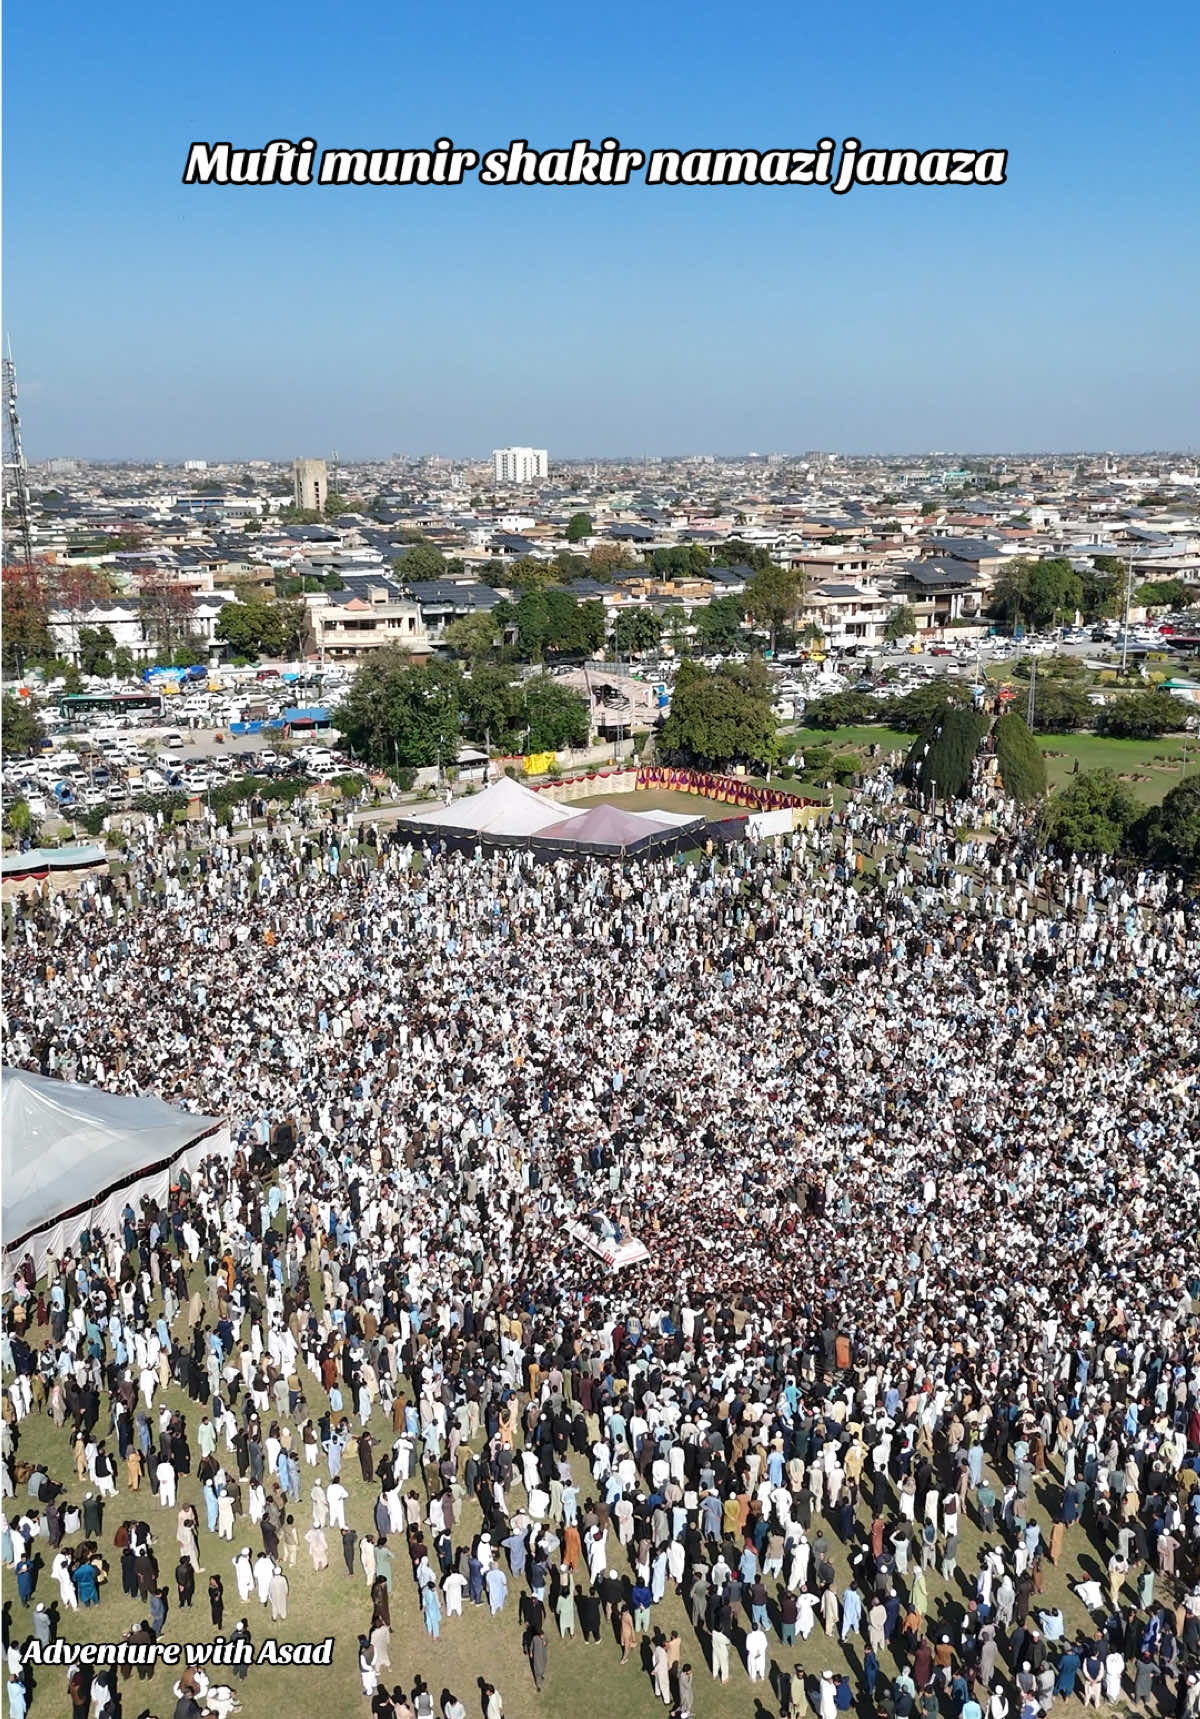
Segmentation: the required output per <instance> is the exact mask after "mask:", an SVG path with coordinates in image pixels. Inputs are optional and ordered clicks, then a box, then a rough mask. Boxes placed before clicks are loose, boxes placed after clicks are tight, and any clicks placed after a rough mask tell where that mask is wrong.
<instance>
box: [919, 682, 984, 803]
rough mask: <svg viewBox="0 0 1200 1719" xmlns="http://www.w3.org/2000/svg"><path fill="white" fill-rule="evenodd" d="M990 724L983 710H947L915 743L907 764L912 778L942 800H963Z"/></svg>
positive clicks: (924, 791)
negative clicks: (980, 743) (973, 765)
mask: <svg viewBox="0 0 1200 1719" xmlns="http://www.w3.org/2000/svg"><path fill="white" fill-rule="evenodd" d="M988 726H989V724H988V719H987V717H986V716H985V715H984V714H983V712H982V711H979V710H967V709H965V708H964V707H962V706H961V705H956V706H951V707H950V708H949V709H947V710H945V711H943V712H942V714H941V715H940V716H938V717H936V718H935V719H934V721H933V722H932V723H931V724H930V726H929V728H928V729H927V730H926V731H925V733H924V734H923V735H921V736H920V738H919V739H917V740H916V741H915V742H914V743H913V747H912V750H911V752H910V753H909V755H908V763H907V771H908V776H909V779H910V781H911V782H912V783H913V784H914V786H915V787H916V788H917V789H918V790H919V791H920V792H921V793H922V794H932V795H934V796H935V797H936V798H937V799H939V800H946V799H950V800H959V799H961V798H962V797H963V795H964V794H965V793H966V791H967V788H968V786H969V784H970V781H971V766H972V764H973V763H974V761H975V755H976V753H977V752H978V751H979V742H980V741H981V740H982V739H983V736H984V735H985V734H986V733H987V731H988Z"/></svg>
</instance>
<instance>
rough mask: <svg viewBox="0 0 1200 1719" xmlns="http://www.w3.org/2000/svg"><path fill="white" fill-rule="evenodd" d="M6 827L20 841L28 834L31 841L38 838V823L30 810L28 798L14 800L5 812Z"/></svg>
mask: <svg viewBox="0 0 1200 1719" xmlns="http://www.w3.org/2000/svg"><path fill="white" fill-rule="evenodd" d="M4 828H5V829H6V830H7V831H8V833H9V835H10V836H12V837H13V838H14V839H15V840H16V841H18V842H20V841H21V840H23V838H24V837H26V836H28V837H29V839H30V841H31V842H32V841H35V840H36V839H37V823H36V821H35V819H34V816H33V813H32V812H31V811H30V810H29V802H28V800H14V801H13V803H12V805H11V806H10V807H9V808H8V810H7V812H5V814H4Z"/></svg>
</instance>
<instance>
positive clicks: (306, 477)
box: [292, 460, 329, 513]
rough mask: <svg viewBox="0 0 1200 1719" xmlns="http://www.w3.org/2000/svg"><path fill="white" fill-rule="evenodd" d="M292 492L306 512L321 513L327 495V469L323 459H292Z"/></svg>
mask: <svg viewBox="0 0 1200 1719" xmlns="http://www.w3.org/2000/svg"><path fill="white" fill-rule="evenodd" d="M292 494H293V496H294V497H295V502H296V506H297V507H300V508H303V509H304V511H305V512H306V513H323V512H324V511H325V502H326V499H327V497H328V495H329V470H328V467H327V466H326V464H325V461H324V460H293V461H292Z"/></svg>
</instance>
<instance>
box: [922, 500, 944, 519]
mask: <svg viewBox="0 0 1200 1719" xmlns="http://www.w3.org/2000/svg"><path fill="white" fill-rule="evenodd" d="M941 511H942V510H941V507H940V505H939V504H938V503H937V502H936V501H923V502H922V503H921V518H922V519H929V518H930V517H931V516H932V515H933V514H935V513H940V512H941Z"/></svg>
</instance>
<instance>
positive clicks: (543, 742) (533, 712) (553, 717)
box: [524, 675, 588, 752]
mask: <svg viewBox="0 0 1200 1719" xmlns="http://www.w3.org/2000/svg"><path fill="white" fill-rule="evenodd" d="M524 694H525V699H524V703H525V713H526V726H527V727H528V730H529V737H528V742H527V750H528V751H530V752H560V751H561V750H562V749H563V748H564V747H568V746H586V745H587V743H588V702H587V699H586V698H584V697H583V695H582V694H581V693H578V692H575V691H574V690H573V688H571V687H569V686H564V685H563V683H562V682H561V681H560V680H554V679H552V678H551V676H549V675H538V676H536V678H535V679H533V680H530V681H526V683H525V687H524Z"/></svg>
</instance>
